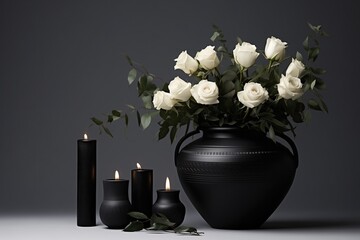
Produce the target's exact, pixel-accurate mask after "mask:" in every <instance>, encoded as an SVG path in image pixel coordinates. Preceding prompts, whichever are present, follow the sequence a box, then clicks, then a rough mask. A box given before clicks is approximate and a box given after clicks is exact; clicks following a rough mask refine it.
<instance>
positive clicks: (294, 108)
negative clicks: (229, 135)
mask: <svg viewBox="0 0 360 240" xmlns="http://www.w3.org/2000/svg"><path fill="white" fill-rule="evenodd" d="M308 25H309V27H310V30H311V34H309V36H307V37H306V38H305V40H304V41H303V43H302V45H303V48H304V52H305V53H306V57H303V55H302V54H301V53H300V52H296V53H295V54H294V56H293V57H292V58H290V57H287V56H286V48H287V43H286V42H283V41H282V40H280V39H278V38H276V37H269V38H268V39H267V41H266V44H265V49H264V50H257V47H256V46H255V45H253V44H251V43H248V42H245V41H242V40H241V39H240V38H238V39H237V43H236V45H235V48H234V49H233V50H232V51H230V50H229V48H228V46H227V41H226V40H225V38H224V35H223V32H222V31H221V30H220V29H219V28H218V27H217V26H214V29H215V31H214V33H213V35H212V36H211V38H210V39H211V41H212V42H213V43H214V45H215V46H207V47H206V48H204V49H202V50H201V51H199V52H197V53H196V55H195V57H192V56H190V55H189V54H188V53H187V51H183V52H181V53H180V54H179V56H178V57H177V58H176V59H175V61H176V64H175V66H174V69H175V70H176V69H179V70H181V71H182V72H183V73H185V76H186V75H187V78H189V81H185V80H183V79H181V78H180V77H175V78H174V79H173V80H172V81H170V82H169V83H167V82H166V83H163V85H162V86H161V87H159V86H158V83H157V81H156V76H155V75H154V74H152V73H149V72H148V71H147V70H146V69H145V68H144V67H143V66H142V65H140V64H137V63H135V62H134V61H132V60H131V59H130V58H129V57H127V60H128V62H129V64H130V67H131V70H130V72H129V74H128V82H129V84H130V85H134V83H135V82H136V86H137V93H138V96H139V98H141V100H142V103H143V107H142V108H141V109H140V108H135V107H134V106H132V105H127V106H128V108H129V109H128V111H122V110H113V111H112V112H111V113H110V114H108V115H107V119H106V120H100V119H98V118H95V117H93V118H91V119H92V122H93V123H94V124H96V125H97V126H99V128H100V131H102V132H103V131H104V132H106V133H107V134H109V135H110V136H112V133H111V131H110V130H109V128H108V124H111V123H113V122H115V121H117V120H120V119H122V120H124V123H125V125H128V124H129V115H128V114H129V112H133V113H135V114H136V116H137V121H138V124H139V126H142V128H144V129H146V128H147V127H148V126H149V125H150V123H151V122H152V120H153V119H154V118H155V117H157V119H160V120H159V121H158V124H159V132H158V139H159V140H160V139H162V138H164V137H166V136H170V140H171V142H173V141H174V139H175V136H176V133H177V132H178V130H179V129H180V128H181V127H186V132H187V131H188V130H189V128H190V127H191V126H193V127H195V128H196V127H212V126H217V127H219V126H220V127H221V126H236V127H239V128H244V129H253V130H256V131H261V132H264V133H266V134H268V136H269V137H270V138H272V139H273V140H274V139H275V135H276V134H282V133H284V132H288V131H290V132H292V133H293V135H294V136H295V131H294V130H295V126H294V125H295V124H296V123H302V122H306V121H308V120H309V119H310V111H309V110H310V109H311V110H318V111H323V112H327V111H328V108H327V106H326V104H325V102H324V101H323V100H322V97H321V95H320V91H321V90H322V89H324V88H325V83H324V81H323V80H322V79H321V78H320V76H321V75H322V74H324V73H325V70H324V69H322V68H317V67H313V66H312V65H313V64H314V62H315V61H316V59H317V58H318V56H319V53H320V43H319V39H320V37H322V36H327V34H326V33H325V32H324V31H323V30H322V27H321V26H320V25H319V26H314V25H311V24H308ZM224 65H227V66H224ZM283 65H285V67H286V68H284V67H283Z"/></svg>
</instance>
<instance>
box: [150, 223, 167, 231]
mask: <svg viewBox="0 0 360 240" xmlns="http://www.w3.org/2000/svg"><path fill="white" fill-rule="evenodd" d="M170 229H171V227H169V226H167V225H165V224H161V223H153V224H152V225H151V227H149V228H147V230H170Z"/></svg>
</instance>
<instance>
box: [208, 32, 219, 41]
mask: <svg viewBox="0 0 360 240" xmlns="http://www.w3.org/2000/svg"><path fill="white" fill-rule="evenodd" d="M219 36H220V33H218V32H214V33H213V35H212V36H211V38H210V40H211V41H213V42H215V40H216V39H217V38H218V37H219Z"/></svg>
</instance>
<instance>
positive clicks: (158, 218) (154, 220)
mask: <svg viewBox="0 0 360 240" xmlns="http://www.w3.org/2000/svg"><path fill="white" fill-rule="evenodd" d="M129 215H130V217H132V218H133V219H135V220H134V221H131V222H130V223H129V224H128V225H127V226H126V227H125V228H124V230H123V231H125V232H137V231H141V230H143V229H145V230H149V231H166V232H172V233H179V234H189V235H195V236H200V235H202V234H204V233H203V232H198V231H197V229H196V228H194V227H186V226H177V227H176V225H175V223H173V222H171V221H170V220H169V219H168V218H167V217H166V216H165V215H163V214H161V213H154V214H152V216H151V218H148V217H147V216H146V215H145V214H144V213H141V212H130V213H129ZM147 225H150V227H145V226H147Z"/></svg>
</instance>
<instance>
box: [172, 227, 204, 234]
mask: <svg viewBox="0 0 360 240" xmlns="http://www.w3.org/2000/svg"><path fill="white" fill-rule="evenodd" d="M174 231H175V233H190V234H193V235H201V234H204V233H203V232H198V231H197V229H196V228H194V227H186V226H179V227H177V228H175V229H174Z"/></svg>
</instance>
